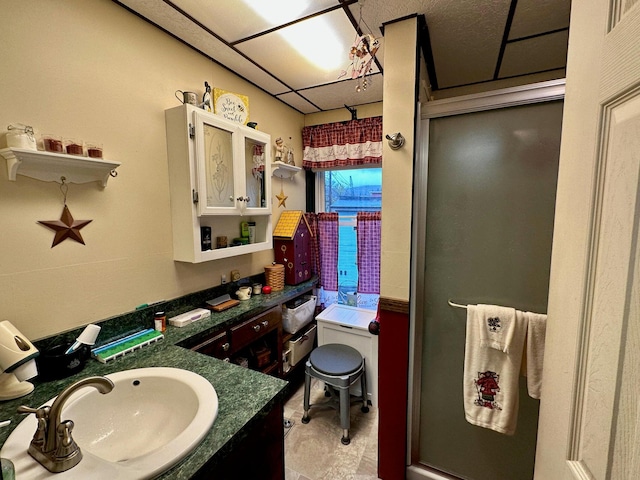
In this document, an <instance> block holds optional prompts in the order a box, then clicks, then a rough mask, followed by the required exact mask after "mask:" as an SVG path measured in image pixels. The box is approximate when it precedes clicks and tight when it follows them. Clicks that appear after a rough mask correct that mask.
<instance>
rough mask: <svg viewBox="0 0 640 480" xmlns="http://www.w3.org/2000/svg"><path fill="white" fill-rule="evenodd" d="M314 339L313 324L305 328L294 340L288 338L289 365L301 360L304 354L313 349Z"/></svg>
mask: <svg viewBox="0 0 640 480" xmlns="http://www.w3.org/2000/svg"><path fill="white" fill-rule="evenodd" d="M315 341H316V326H315V325H312V326H311V327H310V328H309V330H307V331H306V332H305V333H304V335H302V336H301V337H299V338H296V339H295V340H289V341H288V342H287V351H288V357H289V365H290V366H292V367H293V366H294V365H295V364H296V363H298V362H299V361H300V360H302V359H303V358H304V357H305V355H307V354H308V353H309V352H310V351H311V350H313V344H314V343H315Z"/></svg>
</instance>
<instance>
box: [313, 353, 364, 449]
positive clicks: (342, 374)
mask: <svg viewBox="0 0 640 480" xmlns="http://www.w3.org/2000/svg"><path fill="white" fill-rule="evenodd" d="M312 377H313V378H317V379H318V380H321V381H323V382H324V383H325V384H326V385H327V386H328V387H330V388H332V389H336V390H338V391H339V397H338V399H337V400H338V402H337V403H338V408H339V411H340V425H341V426H342V440H341V441H342V443H343V444H344V445H348V444H349V443H350V442H351V438H350V437H349V426H350V418H349V414H350V407H351V397H350V395H349V387H350V386H351V385H353V384H354V383H356V382H357V381H358V380H360V386H361V389H362V407H361V410H362V412H364V413H367V412H368V411H369V407H368V405H367V380H366V374H365V361H364V358H363V357H362V355H361V354H360V352H358V351H357V350H356V349H355V348H353V347H350V346H348V345H341V344H337V343H330V344H327V345H322V346H320V347H318V348H316V349H315V350H313V351H312V352H311V355H310V356H309V359H308V360H307V363H306V368H305V377H304V415H303V416H302V423H309V420H310V418H309V409H310V408H311V407H312V406H316V405H311V404H310V403H309V395H310V394H311V378H312ZM330 391H332V392H333V390H330ZM358 401H360V400H358ZM320 405H323V406H326V405H329V406H335V404H334V403H333V402H329V403H322V404H319V405H317V406H320Z"/></svg>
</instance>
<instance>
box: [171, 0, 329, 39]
mask: <svg viewBox="0 0 640 480" xmlns="http://www.w3.org/2000/svg"><path fill="white" fill-rule="evenodd" d="M172 1H173V3H174V4H175V5H176V6H178V7H179V8H181V9H182V10H184V11H185V12H187V13H188V14H189V15H191V16H193V17H195V18H197V19H198V20H199V21H200V22H202V23H203V24H204V25H205V26H206V27H207V28H208V29H210V30H211V31H213V32H216V33H217V34H218V35H220V36H221V37H222V38H223V39H224V40H225V41H227V42H229V43H233V42H235V41H237V40H240V39H243V38H247V37H249V36H251V35H254V34H256V33H260V32H264V31H266V30H269V29H270V28H273V27H275V26H277V25H281V24H284V23H289V22H291V21H294V20H298V19H299V18H303V17H305V16H307V15H312V14H315V13H317V12H320V11H322V10H325V9H327V8H331V7H335V6H336V4H337V0H296V1H295V2H288V4H287V8H286V10H284V11H282V12H278V11H277V10H278V9H276V8H274V7H273V3H274V2H273V1H272V2H271V5H272V6H271V8H270V9H269V11H268V12H267V15H268V17H267V18H265V16H263V15H261V14H260V13H259V12H258V11H256V9H254V8H252V7H251V6H250V5H249V3H257V4H260V3H262V4H264V5H269V2H267V1H265V0H258V1H256V0H254V1H253V2H246V1H244V0H233V2H203V1H202V0H172ZM214 3H217V5H213V4H214ZM223 3H224V5H223ZM230 5H232V7H230Z"/></svg>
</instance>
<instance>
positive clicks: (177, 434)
mask: <svg viewBox="0 0 640 480" xmlns="http://www.w3.org/2000/svg"><path fill="white" fill-rule="evenodd" d="M106 377H107V378H109V379H111V381H112V382H113V383H114V385H115V386H114V388H113V390H112V391H111V392H110V393H107V394H101V393H99V392H98V391H97V390H96V389H95V388H93V387H84V388H81V389H80V390H78V391H77V392H76V393H74V394H73V395H72V396H71V397H70V398H69V400H67V402H66V404H65V406H64V407H63V409H62V415H61V417H62V420H73V421H74V423H75V428H74V429H73V432H72V434H73V438H74V439H75V441H76V443H77V444H78V445H79V446H80V449H81V450H82V454H83V458H82V461H81V462H80V463H79V464H78V465H76V466H75V467H73V468H72V469H70V470H67V471H66V472H62V473H55V474H54V473H50V472H49V471H48V470H46V469H45V468H44V467H43V466H41V465H40V464H39V463H38V462H36V461H35V460H34V459H33V458H32V457H31V456H30V455H29V454H28V453H27V448H28V447H29V443H30V442H31V439H32V438H33V434H34V432H35V431H36V419H35V416H34V415H29V416H28V417H26V418H25V420H23V421H22V422H20V424H19V425H18V426H17V427H16V429H15V430H14V431H13V432H12V433H11V435H10V436H9V438H8V439H7V441H6V442H5V444H4V446H3V448H2V451H1V452H0V456H2V458H8V459H10V460H11V461H13V463H14V464H15V467H16V478H25V479H30V480H31V479H41V478H43V479H44V478H56V479H60V480H63V479H71V478H73V479H89V478H90V479H92V480H98V479H103V478H104V479H109V480H112V479H126V480H134V479H145V478H152V477H154V476H156V475H159V474H160V473H162V472H164V471H166V470H168V469H169V468H170V467H172V466H173V465H175V464H176V463H178V462H179V461H180V460H182V459H183V458H184V457H185V456H187V455H188V454H189V453H190V452H191V451H192V450H193V449H194V448H195V447H196V446H197V445H198V444H199V443H200V441H201V440H202V439H203V438H204V436H205V435H206V434H207V432H208V431H209V429H210V428H211V426H212V425H213V422H214V420H215V418H216V416H217V414H218V395H217V394H216V391H215V389H214V388H213V386H212V385H211V384H210V383H209V381H207V380H206V379H205V378H203V377H201V376H200V375H198V374H196V373H193V372H190V371H188V370H181V369H177V368H164V367H154V368H139V369H134V370H126V371H122V372H117V373H113V374H110V375H106ZM53 400H54V398H52V399H51V400H50V401H49V402H47V405H51V404H52V403H53Z"/></svg>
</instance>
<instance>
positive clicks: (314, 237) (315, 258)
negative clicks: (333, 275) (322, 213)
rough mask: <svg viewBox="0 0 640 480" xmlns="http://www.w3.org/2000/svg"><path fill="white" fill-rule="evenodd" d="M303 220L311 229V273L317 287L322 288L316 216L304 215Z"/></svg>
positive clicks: (313, 214) (311, 214)
mask: <svg viewBox="0 0 640 480" xmlns="http://www.w3.org/2000/svg"><path fill="white" fill-rule="evenodd" d="M304 218H305V220H306V221H307V225H309V228H310V229H311V273H313V274H315V275H317V276H318V286H319V287H321V286H322V277H321V275H320V274H321V272H320V243H319V242H318V215H316V214H315V213H305V214H304Z"/></svg>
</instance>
